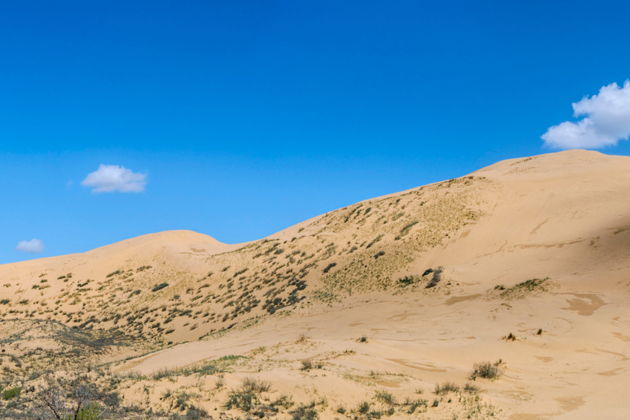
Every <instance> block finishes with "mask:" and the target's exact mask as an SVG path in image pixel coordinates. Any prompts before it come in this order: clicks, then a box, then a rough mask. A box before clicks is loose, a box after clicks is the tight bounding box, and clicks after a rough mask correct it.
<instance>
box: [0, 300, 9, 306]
mask: <svg viewBox="0 0 630 420" xmlns="http://www.w3.org/2000/svg"><path fill="white" fill-rule="evenodd" d="M9 302H11V300H10V299H2V300H0V305H8V304H9Z"/></svg>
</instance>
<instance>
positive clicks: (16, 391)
mask: <svg viewBox="0 0 630 420" xmlns="http://www.w3.org/2000/svg"><path fill="white" fill-rule="evenodd" d="M20 392H22V388H20V387H19V386H16V387H13V388H7V389H5V390H3V391H2V399H3V400H12V399H13V398H16V397H19V396H20Z"/></svg>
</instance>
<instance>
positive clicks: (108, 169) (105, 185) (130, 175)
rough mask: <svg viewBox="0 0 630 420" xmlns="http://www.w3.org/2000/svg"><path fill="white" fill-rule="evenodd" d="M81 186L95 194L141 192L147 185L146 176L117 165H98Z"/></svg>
mask: <svg viewBox="0 0 630 420" xmlns="http://www.w3.org/2000/svg"><path fill="white" fill-rule="evenodd" d="M81 185H83V186H84V187H88V188H91V189H92V192H96V193H110V192H123V193H130V192H142V191H144V189H145V187H146V185H147V175H146V174H141V173H136V172H133V171H132V170H130V169H127V168H125V167H122V166H119V165H102V164H101V165H100V166H99V167H98V169H97V170H96V171H94V172H92V173H90V174H88V176H86V177H85V179H84V180H83V182H81Z"/></svg>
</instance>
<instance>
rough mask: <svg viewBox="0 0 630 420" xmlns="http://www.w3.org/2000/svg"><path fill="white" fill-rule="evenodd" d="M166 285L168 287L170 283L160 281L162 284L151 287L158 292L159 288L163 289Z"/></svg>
mask: <svg viewBox="0 0 630 420" xmlns="http://www.w3.org/2000/svg"><path fill="white" fill-rule="evenodd" d="M165 287H168V283H160V284H156V285H155V286H153V288H152V289H151V291H152V292H157V291H158V290H162V289H164V288H165Z"/></svg>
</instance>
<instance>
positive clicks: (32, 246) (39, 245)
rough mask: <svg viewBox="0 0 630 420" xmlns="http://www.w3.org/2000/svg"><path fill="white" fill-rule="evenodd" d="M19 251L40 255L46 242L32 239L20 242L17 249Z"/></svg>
mask: <svg viewBox="0 0 630 420" xmlns="http://www.w3.org/2000/svg"><path fill="white" fill-rule="evenodd" d="M15 249H17V250H18V251H22V252H28V253H29V254H39V253H41V252H43V251H44V241H42V240H41V239H31V240H30V241H20V242H18V243H17V246H16V247H15Z"/></svg>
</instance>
